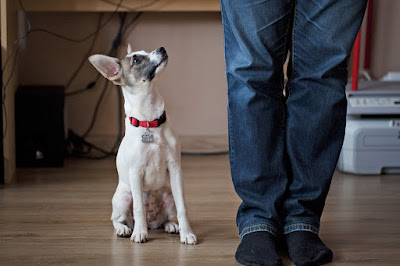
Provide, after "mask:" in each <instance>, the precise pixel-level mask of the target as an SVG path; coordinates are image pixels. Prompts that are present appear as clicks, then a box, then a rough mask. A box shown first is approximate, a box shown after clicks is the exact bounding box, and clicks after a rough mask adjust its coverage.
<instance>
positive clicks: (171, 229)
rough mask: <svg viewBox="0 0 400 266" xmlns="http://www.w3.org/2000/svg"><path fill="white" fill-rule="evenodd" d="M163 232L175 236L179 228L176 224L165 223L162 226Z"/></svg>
mask: <svg viewBox="0 0 400 266" xmlns="http://www.w3.org/2000/svg"><path fill="white" fill-rule="evenodd" d="M164 229H165V232H167V233H170V234H177V233H179V226H178V224H177V223H174V222H167V223H166V224H165V226H164Z"/></svg>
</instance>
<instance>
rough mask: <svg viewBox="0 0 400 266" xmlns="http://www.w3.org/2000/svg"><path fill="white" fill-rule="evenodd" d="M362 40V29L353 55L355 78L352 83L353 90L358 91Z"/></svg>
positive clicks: (353, 77)
mask: <svg viewBox="0 0 400 266" xmlns="http://www.w3.org/2000/svg"><path fill="white" fill-rule="evenodd" d="M360 40H361V29H360V31H359V32H358V35H357V39H356V42H355V43H354V49H353V50H354V53H353V76H352V83H351V90H352V91H356V90H357V88H358V69H359V67H360Z"/></svg>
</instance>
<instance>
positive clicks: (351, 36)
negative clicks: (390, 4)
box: [284, 0, 367, 265]
mask: <svg viewBox="0 0 400 266" xmlns="http://www.w3.org/2000/svg"><path fill="white" fill-rule="evenodd" d="M366 2H367V1H366V0H320V1H309V0H297V2H296V7H295V17H294V28H293V33H292V45H291V62H290V67H289V70H290V72H291V73H290V74H289V84H288V85H289V96H288V99H287V102H286V106H287V120H286V144H287V152H288V155H289V158H290V164H291V177H292V178H291V180H290V184H289V189H288V192H287V199H286V200H285V203H284V209H285V213H286V218H285V226H284V233H285V234H287V235H286V239H287V240H288V246H289V247H288V248H289V255H290V256H291V258H292V259H294V260H299V256H297V255H296V253H300V252H303V255H307V256H308V255H310V256H317V255H318V254H305V253H304V247H303V250H302V249H301V245H302V244H304V245H305V243H304V241H301V239H303V240H304V239H306V238H307V239H308V237H305V235H309V236H310V237H311V236H312V237H313V239H314V240H315V241H314V242H315V243H317V242H318V241H317V240H319V238H318V231H319V226H320V217H321V215H322V211H323V208H324V205H325V199H326V196H327V194H328V190H329V187H330V183H331V179H332V176H333V172H334V170H335V166H336V163H337V160H338V157H339V153H340V149H341V147H342V143H343V138H344V129H345V123H346V104H347V102H346V96H345V85H346V83H347V75H348V70H347V68H348V58H349V55H350V53H351V49H352V46H353V43H354V40H355V38H356V35H357V32H358V30H359V28H360V25H361V21H362V18H363V15H364V11H365V7H366ZM295 231H301V233H293V232H295ZM304 232H309V233H308V234H307V233H304ZM310 234H311V235H310ZM308 241H311V240H310V239H308ZM321 243H322V242H321ZM297 247H298V248H299V250H297V251H296V248H297ZM313 249H314V251H313ZM315 250H316V249H315V248H313V247H310V253H312V252H315ZM298 255H299V254H298ZM303 259H304V258H303ZM307 260H310V258H308V259H307ZM296 262H297V263H296ZM295 263H296V264H299V265H302V262H301V261H295Z"/></svg>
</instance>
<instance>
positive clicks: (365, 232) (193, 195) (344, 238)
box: [0, 156, 400, 265]
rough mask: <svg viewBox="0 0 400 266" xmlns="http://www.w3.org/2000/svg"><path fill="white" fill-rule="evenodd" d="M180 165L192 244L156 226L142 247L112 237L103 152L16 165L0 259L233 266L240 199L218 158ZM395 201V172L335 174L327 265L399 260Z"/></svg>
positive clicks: (325, 233) (398, 191)
mask: <svg viewBox="0 0 400 266" xmlns="http://www.w3.org/2000/svg"><path fill="white" fill-rule="evenodd" d="M183 171H184V175H185V195H186V201H187V205H188V212H189V216H190V219H191V222H192V226H193V229H194V231H195V233H196V234H197V236H198V239H199V244H198V245H196V246H185V245H183V244H180V243H179V238H178V236H177V235H168V234H166V233H164V232H162V230H155V231H150V241H149V242H148V243H146V244H137V243H133V242H131V241H130V240H129V238H118V237H116V236H115V235H114V232H113V228H112V225H111V222H110V221H109V218H110V214H111V197H112V195H113V192H114V189H115V187H116V185H117V176H116V171H115V162H114V160H112V159H106V160H102V161H88V160H79V159H67V160H66V164H65V167H64V168H48V169H19V170H18V173H17V181H18V182H17V183H15V184H12V185H10V186H1V187H0V265H38V264H41V265H50V264H63V265H238V264H236V262H235V260H234V257H233V255H234V252H235V249H236V247H237V245H238V243H239V239H238V236H237V229H236V225H235V215H236V209H237V207H238V205H239V204H240V199H239V198H238V197H237V196H236V194H235V192H234V189H233V185H232V182H231V178H230V171H229V160H228V156H203V157H202V156H184V157H183ZM399 202H400V176H399V175H391V176H353V175H345V174H342V173H339V172H337V173H335V177H334V179H333V182H332V187H331V191H330V193H329V196H328V200H327V203H326V209H325V213H324V216H323V217H322V226H321V237H322V238H323V240H324V241H325V242H326V244H327V245H328V246H329V247H330V248H332V250H333V251H334V262H333V263H332V264H331V265H400V258H399V257H398V255H397V253H398V252H399V251H400V250H399V247H400V226H399V224H400V223H399V221H400V207H399V206H400V204H399ZM283 256H285V257H284V265H292V263H291V262H290V261H289V260H288V258H287V256H286V255H285V254H283Z"/></svg>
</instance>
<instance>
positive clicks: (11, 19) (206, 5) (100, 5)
mask: <svg viewBox="0 0 400 266" xmlns="http://www.w3.org/2000/svg"><path fill="white" fill-rule="evenodd" d="M119 2H120V0H22V3H23V5H24V7H25V9H26V10H27V11H28V12H114V11H115V10H116V8H117V6H118V4H119ZM20 10H21V7H20V5H19V1H18V0H0V14H1V17H0V20H1V49H2V55H3V58H2V66H3V65H4V63H5V59H6V57H7V54H8V53H9V51H10V50H11V47H12V45H13V43H14V41H15V40H16V39H17V37H18V20H17V15H18V11H20ZM118 11H121V12H123V11H124V12H126V11H147V12H150V11H151V12H219V11H220V2H219V0H159V1H155V0H123V1H122V3H121V6H120V8H119V9H118ZM13 53H14V55H15V49H14V52H13ZM13 59H14V58H10V63H8V66H7V68H6V69H5V71H4V73H3V77H4V78H3V80H5V82H7V80H8V77H9V76H10V73H11V71H12V68H13ZM16 69H18V66H17V67H16ZM17 73H18V71H15V73H14V74H13V78H12V79H11V81H10V83H9V85H8V87H7V91H6V101H5V106H6V109H7V118H6V119H7V133H6V136H5V139H4V164H5V182H6V183H10V182H11V181H12V180H13V178H14V176H15V123H14V117H15V115H14V108H15V107H14V101H15V100H14V95H15V91H16V88H17V87H18V84H19V82H18V75H17Z"/></svg>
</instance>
